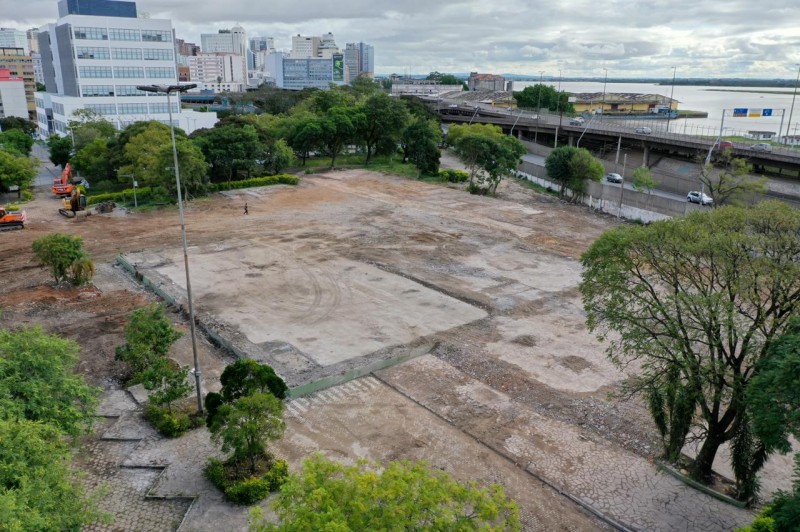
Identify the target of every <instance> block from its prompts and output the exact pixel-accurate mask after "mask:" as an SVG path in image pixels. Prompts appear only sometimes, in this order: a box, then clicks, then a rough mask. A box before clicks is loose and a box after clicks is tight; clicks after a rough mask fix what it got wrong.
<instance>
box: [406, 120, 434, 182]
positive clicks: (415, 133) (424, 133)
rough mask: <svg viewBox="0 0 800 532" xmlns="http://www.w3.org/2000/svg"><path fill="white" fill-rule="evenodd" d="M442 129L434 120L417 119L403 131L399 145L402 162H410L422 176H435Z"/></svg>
mask: <svg viewBox="0 0 800 532" xmlns="http://www.w3.org/2000/svg"><path fill="white" fill-rule="evenodd" d="M441 142H442V129H441V128H440V127H439V123H438V122H437V121H436V120H430V119H425V118H417V119H416V120H414V121H413V122H412V123H411V124H409V125H408V127H406V129H405V130H404V131H403V135H402V137H401V139H400V144H401V146H402V148H403V162H408V161H411V162H412V163H413V164H414V166H416V167H417V169H418V170H419V171H420V173H422V174H426V175H436V174H437V173H438V172H439V160H440V158H441V152H440V151H439V144H441Z"/></svg>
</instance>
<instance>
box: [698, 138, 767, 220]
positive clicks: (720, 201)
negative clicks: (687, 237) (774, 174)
mask: <svg viewBox="0 0 800 532" xmlns="http://www.w3.org/2000/svg"><path fill="white" fill-rule="evenodd" d="M717 161H718V162H720V163H721V165H722V168H721V169H719V171H716V172H715V171H714V167H713V166H712V165H711V164H708V165H705V166H703V167H702V168H701V171H700V181H702V182H703V184H704V185H705V188H706V190H707V191H708V194H709V196H711V197H712V198H714V207H721V206H723V205H743V204H745V203H747V200H751V199H753V198H754V197H756V196H757V195H760V194H763V193H764V192H766V191H767V178H766V177H763V176H762V177H761V178H758V179H753V178H751V177H750V174H751V173H752V172H753V166H752V165H750V164H748V162H747V161H746V160H745V159H740V158H738V157H734V156H733V154H732V153H731V150H729V149H728V150H725V151H724V152H723V153H722V155H720V156H719V157H718V159H717Z"/></svg>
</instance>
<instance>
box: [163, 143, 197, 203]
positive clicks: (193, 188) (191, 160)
mask: <svg viewBox="0 0 800 532" xmlns="http://www.w3.org/2000/svg"><path fill="white" fill-rule="evenodd" d="M175 150H176V151H177V152H178V166H179V167H180V171H181V176H180V177H181V186H182V187H183V189H184V191H186V192H189V193H190V194H202V193H203V192H205V190H206V187H207V186H208V163H207V162H206V159H205V157H204V156H203V152H202V151H201V150H200V148H198V147H197V145H196V144H195V143H194V142H192V141H191V140H189V139H187V138H176V139H175ZM159 161H160V163H161V164H162V165H163V168H165V169H166V171H165V173H164V174H163V177H162V179H163V180H162V182H161V183H162V185H161V186H163V187H164V188H166V189H167V194H168V195H169V197H171V198H177V189H176V183H175V173H174V172H173V171H172V168H173V167H174V166H175V155H174V153H173V151H172V144H171V143H170V144H168V145H166V146H164V147H163V148H162V149H161V151H160V152H159Z"/></svg>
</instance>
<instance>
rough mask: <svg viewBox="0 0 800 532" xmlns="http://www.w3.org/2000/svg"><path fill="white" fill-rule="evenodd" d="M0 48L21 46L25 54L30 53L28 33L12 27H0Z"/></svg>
mask: <svg viewBox="0 0 800 532" xmlns="http://www.w3.org/2000/svg"><path fill="white" fill-rule="evenodd" d="M0 48H22V49H24V50H25V55H31V48H30V46H28V34H27V33H26V32H24V31H21V30H15V29H14V28H0Z"/></svg>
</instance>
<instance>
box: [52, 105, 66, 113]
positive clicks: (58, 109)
mask: <svg viewBox="0 0 800 532" xmlns="http://www.w3.org/2000/svg"><path fill="white" fill-rule="evenodd" d="M53 113H54V114H57V115H63V114H64V105H63V104H60V103H55V102H53Z"/></svg>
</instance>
